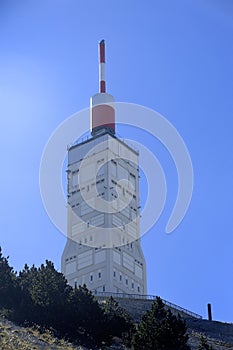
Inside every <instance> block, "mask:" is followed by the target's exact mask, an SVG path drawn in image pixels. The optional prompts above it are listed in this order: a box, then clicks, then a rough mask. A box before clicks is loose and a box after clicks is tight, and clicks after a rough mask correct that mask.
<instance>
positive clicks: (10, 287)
mask: <svg viewBox="0 0 233 350" xmlns="http://www.w3.org/2000/svg"><path fill="white" fill-rule="evenodd" d="M8 260H9V257H7V258H5V257H4V256H3V254H2V249H1V247H0V308H5V309H9V308H14V306H15V305H16V304H17V302H18V288H17V279H16V273H15V272H14V271H13V268H12V267H11V266H10V265H9V261H8Z"/></svg>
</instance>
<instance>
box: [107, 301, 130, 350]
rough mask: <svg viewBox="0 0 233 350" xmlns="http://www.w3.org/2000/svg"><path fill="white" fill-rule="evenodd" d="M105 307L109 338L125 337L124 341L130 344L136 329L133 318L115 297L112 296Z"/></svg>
mask: <svg viewBox="0 0 233 350" xmlns="http://www.w3.org/2000/svg"><path fill="white" fill-rule="evenodd" d="M103 309H104V314H105V316H106V333H108V336H109V340H111V339H112V337H114V336H117V337H123V339H124V342H125V343H126V344H127V345H128V344H129V340H130V337H131V334H132V332H133V329H134V325H133V320H132V318H131V317H130V316H129V314H128V313H127V312H126V311H125V310H124V309H123V308H121V307H120V306H119V304H118V302H117V301H116V300H114V299H113V297H110V298H109V299H108V300H107V301H106V302H105V303H104V306H103Z"/></svg>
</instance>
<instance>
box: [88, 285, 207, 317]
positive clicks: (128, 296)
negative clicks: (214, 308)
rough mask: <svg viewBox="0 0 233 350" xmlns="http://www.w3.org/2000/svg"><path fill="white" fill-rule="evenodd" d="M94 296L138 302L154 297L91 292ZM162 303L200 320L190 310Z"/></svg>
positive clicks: (197, 315)
mask: <svg viewBox="0 0 233 350" xmlns="http://www.w3.org/2000/svg"><path fill="white" fill-rule="evenodd" d="M93 295H94V296H97V297H102V298H109V297H113V298H124V299H139V300H155V299H156V296H155V295H148V294H128V293H112V292H97V291H95V292H93ZM162 301H163V303H164V304H165V305H166V306H168V307H170V308H172V309H174V310H176V311H180V312H182V313H185V314H186V315H188V316H191V317H194V318H198V319H202V316H201V315H199V314H197V313H195V312H192V311H190V310H187V309H185V308H183V307H181V306H178V305H176V304H173V303H171V302H170V301H167V300H164V299H162Z"/></svg>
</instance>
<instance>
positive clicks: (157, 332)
mask: <svg viewBox="0 0 233 350" xmlns="http://www.w3.org/2000/svg"><path fill="white" fill-rule="evenodd" d="M186 331H187V328H186V324H185V322H184V321H182V320H181V318H180V316H179V315H178V317H176V316H175V315H173V314H172V313H171V311H170V310H167V309H166V307H165V305H164V303H163V302H162V300H161V299H160V298H157V299H156V300H155V302H154V303H153V305H152V308H151V310H150V311H147V312H146V313H145V315H144V316H143V318H142V321H141V323H140V324H139V325H138V327H137V330H136V332H135V334H134V335H133V339H132V348H133V349H134V350H174V349H176V350H186V349H189V347H188V345H187V341H188V336H187V335H186Z"/></svg>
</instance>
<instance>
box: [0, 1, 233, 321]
mask: <svg viewBox="0 0 233 350" xmlns="http://www.w3.org/2000/svg"><path fill="white" fill-rule="evenodd" d="M103 38H104V39H105V40H106V46H107V48H106V51H107V52H106V53H107V87H108V91H109V92H110V93H112V94H113V95H114V97H115V99H116V101H119V102H132V103H137V104H141V105H144V106H146V107H149V108H152V109H154V110H156V111H158V112H159V113H161V114H162V115H163V116H165V117H166V118H167V119H168V120H169V121H170V122H171V123H172V124H173V125H174V126H175V127H176V129H177V130H178V131H179V133H180V135H181V136H182V137H183V139H184V141H185V143H186V145H187V147H188V149H189V152H190V156H191V159H192V162H193V168H194V176H195V178H194V191H193V197H192V202H191V205H190V207H189V210H188V212H187V215H186V216H185V218H184V220H183V221H182V223H181V224H180V226H179V227H178V228H177V229H176V230H175V232H173V233H172V234H171V235H166V234H165V226H166V223H167V220H168V217H169V215H170V213H171V210H172V207H173V205H174V201H175V197H176V193H177V175H176V171H175V168H174V164H173V162H172V160H171V159H170V157H169V154H168V153H167V152H166V150H165V148H164V147H163V146H162V145H161V144H160V143H159V142H155V141H153V142H152V141H150V140H148V139H147V138H146V137H145V136H144V138H143V134H142V135H140V136H138V137H139V140H140V142H141V143H144V144H145V145H146V146H148V147H151V148H152V151H153V152H154V153H155V154H156V156H157V157H158V159H159V160H160V163H161V165H162V166H163V169H164V172H165V174H166V177H167V183H168V195H167V201H166V206H165V210H164V212H163V214H162V215H161V218H160V220H159V221H158V223H157V224H156V226H155V227H154V228H153V229H152V230H151V231H150V232H149V233H147V234H146V235H145V236H144V237H143V239H142V245H143V250H144V253H145V258H146V261H147V275H148V276H147V277H148V293H149V294H155V295H160V296H161V297H162V298H164V299H167V300H169V301H171V302H174V303H176V304H178V305H180V306H183V307H185V308H188V309H190V310H192V311H195V312H197V313H200V314H201V315H203V316H204V317H206V304H207V303H208V302H211V303H212V306H213V317H214V318H215V319H218V320H222V321H228V322H233V277H232V276H233V254H232V250H233V249H232V248H233V234H232V233H233V215H232V210H233V185H232V180H233V158H232V154H231V153H232V149H233V138H232V127H233V122H232V118H233V117H232V116H233V114H232V112H233V64H232V62H233V46H232V38H233V3H232V1H231V0H195V1H194V0H175V1H174V0H153V1H152V0H148V1H143V2H142V1H139V0H138V1H136V0H134V1H133V0H126V1H122V0H118V1H104V0H99V1H94V0H93V1H90V0H87V1H76V0H40V1H29V0H28V1H26V0H22V1H17V0H15V1H14V0H1V2H0V42H1V45H0V115H1V119H0V120H1V138H0V143H1V148H0V149H1V174H0V177H1V181H0V192H1V202H0V203H1V204H0V205H1V215H0V245H1V246H2V248H3V252H4V254H5V255H9V256H10V262H11V264H12V265H13V266H14V268H15V269H16V270H17V271H19V270H20V269H22V268H23V265H24V263H28V264H29V265H31V264H33V263H34V264H36V265H39V264H41V263H42V262H44V260H45V259H50V260H52V261H53V262H54V263H55V266H56V267H57V268H60V257H61V254H62V251H63V248H64V245H65V237H64V236H63V235H62V234H61V233H59V232H58V231H57V229H56V228H55V227H54V226H53V224H52V223H51V222H50V220H49V218H48V216H47V214H46V212H45V210H44V207H43V204H42V202H41V197H40V190H39V165H40V159H41V155H42V152H43V149H44V146H45V144H46V142H47V140H48V138H49V136H50V135H51V133H52V132H53V131H54V129H55V128H56V127H57V126H58V125H59V124H60V123H61V122H62V121H64V120H65V119H66V118H67V117H69V116H70V115H72V114H73V113H75V112H77V111H79V110H81V109H83V108H86V107H88V105H89V98H90V96H92V95H93V94H94V93H96V92H97V89H98V64H97V43H98V41H99V40H101V39H103ZM122 132H123V133H124V132H125V135H124V136H126V137H127V136H128V135H127V130H126V129H125V130H121V133H122ZM131 136H132V135H131ZM155 200H156V198H155Z"/></svg>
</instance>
